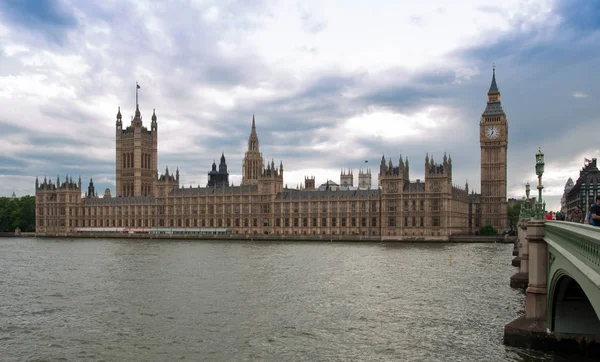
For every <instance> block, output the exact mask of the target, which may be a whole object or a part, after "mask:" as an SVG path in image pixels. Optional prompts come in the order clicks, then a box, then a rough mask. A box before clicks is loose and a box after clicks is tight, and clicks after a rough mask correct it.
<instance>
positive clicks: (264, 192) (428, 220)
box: [36, 74, 508, 240]
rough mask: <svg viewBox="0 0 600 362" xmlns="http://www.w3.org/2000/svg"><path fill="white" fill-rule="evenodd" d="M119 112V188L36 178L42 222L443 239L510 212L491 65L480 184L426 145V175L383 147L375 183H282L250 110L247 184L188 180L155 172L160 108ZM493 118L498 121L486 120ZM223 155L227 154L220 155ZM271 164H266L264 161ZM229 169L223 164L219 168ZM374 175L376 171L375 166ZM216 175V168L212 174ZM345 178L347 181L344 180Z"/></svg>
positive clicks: (58, 227)
mask: <svg viewBox="0 0 600 362" xmlns="http://www.w3.org/2000/svg"><path fill="white" fill-rule="evenodd" d="M121 118H122V117H121V112H120V111H119V113H118V114H117V122H116V156H117V157H116V176H117V185H116V186H117V188H116V197H112V196H111V195H110V191H109V190H106V192H105V193H104V196H103V197H98V195H97V193H96V192H95V190H94V187H93V182H91V180H90V186H89V187H88V192H87V193H86V194H85V197H82V184H81V179H78V180H77V182H74V181H73V180H72V178H69V177H68V176H67V177H66V178H65V180H62V181H61V180H60V178H59V177H57V178H56V181H55V182H53V181H52V180H51V179H47V178H44V180H43V182H39V181H38V179H37V178H36V232H37V233H39V234H60V233H70V232H73V231H74V228H77V227H105V228H111V227H114V228H119V227H123V228H153V227H158V228H229V229H231V232H232V234H238V235H257V234H270V235H273V234H274V235H282V236H284V235H365V236H366V235H368V236H375V237H377V238H378V239H382V240H387V239H396V240H417V239H418V240H447V239H448V237H449V236H450V235H454V234H467V233H473V232H474V231H476V230H477V229H478V228H479V227H480V226H483V225H484V224H485V223H486V222H487V223H492V224H493V225H494V226H497V228H502V226H503V225H505V218H506V198H505V195H506V144H507V137H506V133H507V130H508V126H507V124H506V118H505V116H504V113H503V112H502V109H501V106H500V103H499V92H498V91H497V87H496V81H495V74H494V76H493V80H492V86H491V87H490V92H489V93H488V109H486V111H485V112H484V114H483V115H482V119H481V122H480V127H481V132H482V136H481V137H482V138H481V152H482V159H481V166H482V171H481V172H482V191H483V194H481V195H479V194H474V193H471V194H469V193H468V185H466V186H465V187H464V188H463V187H458V186H455V185H453V183H452V159H451V157H447V156H446V155H444V157H443V159H442V161H441V162H440V163H436V162H435V161H434V159H433V156H432V157H429V155H427V156H426V157H425V160H424V163H423V164H422V165H423V166H422V167H423V169H424V171H425V179H424V180H416V181H411V180H410V177H409V168H410V167H409V161H408V159H404V160H403V159H402V157H400V159H399V161H398V163H397V164H396V165H394V164H393V162H392V160H391V159H390V160H389V162H388V163H387V164H386V162H385V158H384V157H382V160H381V165H380V172H379V185H380V187H379V188H375V189H361V188H360V187H359V189H357V190H338V191H331V190H328V191H318V189H316V188H315V179H314V177H310V178H306V179H305V182H306V187H305V188H304V189H302V190H297V189H287V188H285V187H284V182H283V176H284V169H283V163H280V164H279V166H278V167H277V166H276V165H275V162H274V161H271V162H270V163H269V162H265V160H264V158H263V157H262V154H261V152H260V148H259V140H258V136H257V133H256V125H255V120H254V116H253V119H252V127H251V132H250V137H249V139H248V148H247V151H246V153H245V157H244V162H243V168H242V184H241V185H239V186H228V185H226V183H227V181H225V180H222V181H221V180H220V181H221V182H219V183H216V182H215V186H209V187H200V186H198V187H189V188H186V187H183V186H181V185H180V183H179V170H177V171H176V172H175V174H170V173H169V170H168V168H167V169H166V170H165V172H164V174H162V175H157V172H156V170H157V139H158V137H157V132H158V131H157V129H158V123H157V116H156V113H155V112H154V113H153V115H152V123H151V127H150V130H147V129H146V128H145V127H144V126H143V124H142V117H141V114H140V111H139V107H137V106H136V111H135V116H134V117H132V122H131V125H130V126H128V127H127V128H126V129H123V125H122V119H121ZM490 126H494V127H490ZM222 163H223V164H225V161H224V157H223V162H222ZM265 165H266V166H265ZM223 171H225V172H226V168H223ZM369 178H370V173H369ZM215 181H216V178H215ZM348 182H350V181H349V180H348Z"/></svg>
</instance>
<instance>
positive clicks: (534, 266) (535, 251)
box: [504, 220, 548, 349]
mask: <svg viewBox="0 0 600 362" xmlns="http://www.w3.org/2000/svg"><path fill="white" fill-rule="evenodd" d="M524 224H525V225H526V231H525V233H526V234H527V236H526V237H524V238H523V240H525V241H526V242H527V249H528V252H527V257H528V258H527V260H526V261H521V265H527V266H526V268H527V269H528V270H527V271H528V273H527V274H528V279H527V290H526V292H525V315H524V316H522V317H520V318H517V319H516V320H514V321H512V322H510V323H509V324H507V325H506V326H504V343H506V344H508V345H511V346H518V347H529V348H538V349H544V348H543V344H544V343H546V341H545V338H546V336H547V331H546V330H547V328H546V290H547V285H546V284H547V279H548V277H547V270H548V269H547V260H548V246H547V245H546V242H545V241H544V220H528V221H525V223H524ZM522 230H523V228H520V229H519V239H520V236H521V231H522ZM520 240H521V239H520ZM513 277H514V276H513ZM512 279H513V278H511V283H512Z"/></svg>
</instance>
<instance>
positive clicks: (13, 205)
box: [0, 196, 35, 232]
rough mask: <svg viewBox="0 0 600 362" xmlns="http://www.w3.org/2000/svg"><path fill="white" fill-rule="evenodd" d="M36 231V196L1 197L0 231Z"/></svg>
mask: <svg viewBox="0 0 600 362" xmlns="http://www.w3.org/2000/svg"><path fill="white" fill-rule="evenodd" d="M16 228H20V229H21V231H23V232H32V231H35V196H23V197H21V198H18V199H9V198H7V197H0V232H13V231H15V229H16Z"/></svg>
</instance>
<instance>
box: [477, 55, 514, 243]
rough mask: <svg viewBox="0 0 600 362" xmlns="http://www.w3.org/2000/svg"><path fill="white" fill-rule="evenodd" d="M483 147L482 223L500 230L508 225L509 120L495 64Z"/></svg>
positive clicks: (482, 125)
mask: <svg viewBox="0 0 600 362" xmlns="http://www.w3.org/2000/svg"><path fill="white" fill-rule="evenodd" d="M479 130H480V132H479V144H480V147H481V223H482V225H481V226H484V225H492V226H494V228H495V229H496V230H497V231H498V232H503V231H504V230H506V228H507V225H508V223H507V218H508V215H507V203H506V184H507V183H506V180H507V152H506V151H507V148H508V121H507V119H506V114H505V113H504V110H503V109H502V104H501V103H500V90H499V89H498V85H497V84H496V65H495V64H494V66H493V68H492V83H491V84H490V89H489V90H488V93H487V106H486V108H485V111H483V113H482V115H481V119H480V121H479Z"/></svg>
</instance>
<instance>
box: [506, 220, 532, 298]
mask: <svg viewBox="0 0 600 362" xmlns="http://www.w3.org/2000/svg"><path fill="white" fill-rule="evenodd" d="M528 222H529V219H521V220H519V224H518V225H517V227H518V243H519V244H518V245H519V255H518V256H517V257H516V259H517V261H518V263H517V265H518V266H519V271H518V272H517V273H515V274H514V275H513V276H512V277H510V286H511V287H512V288H521V289H523V290H525V289H527V285H528V284H529V242H528V241H527V224H528ZM513 265H514V264H513Z"/></svg>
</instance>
